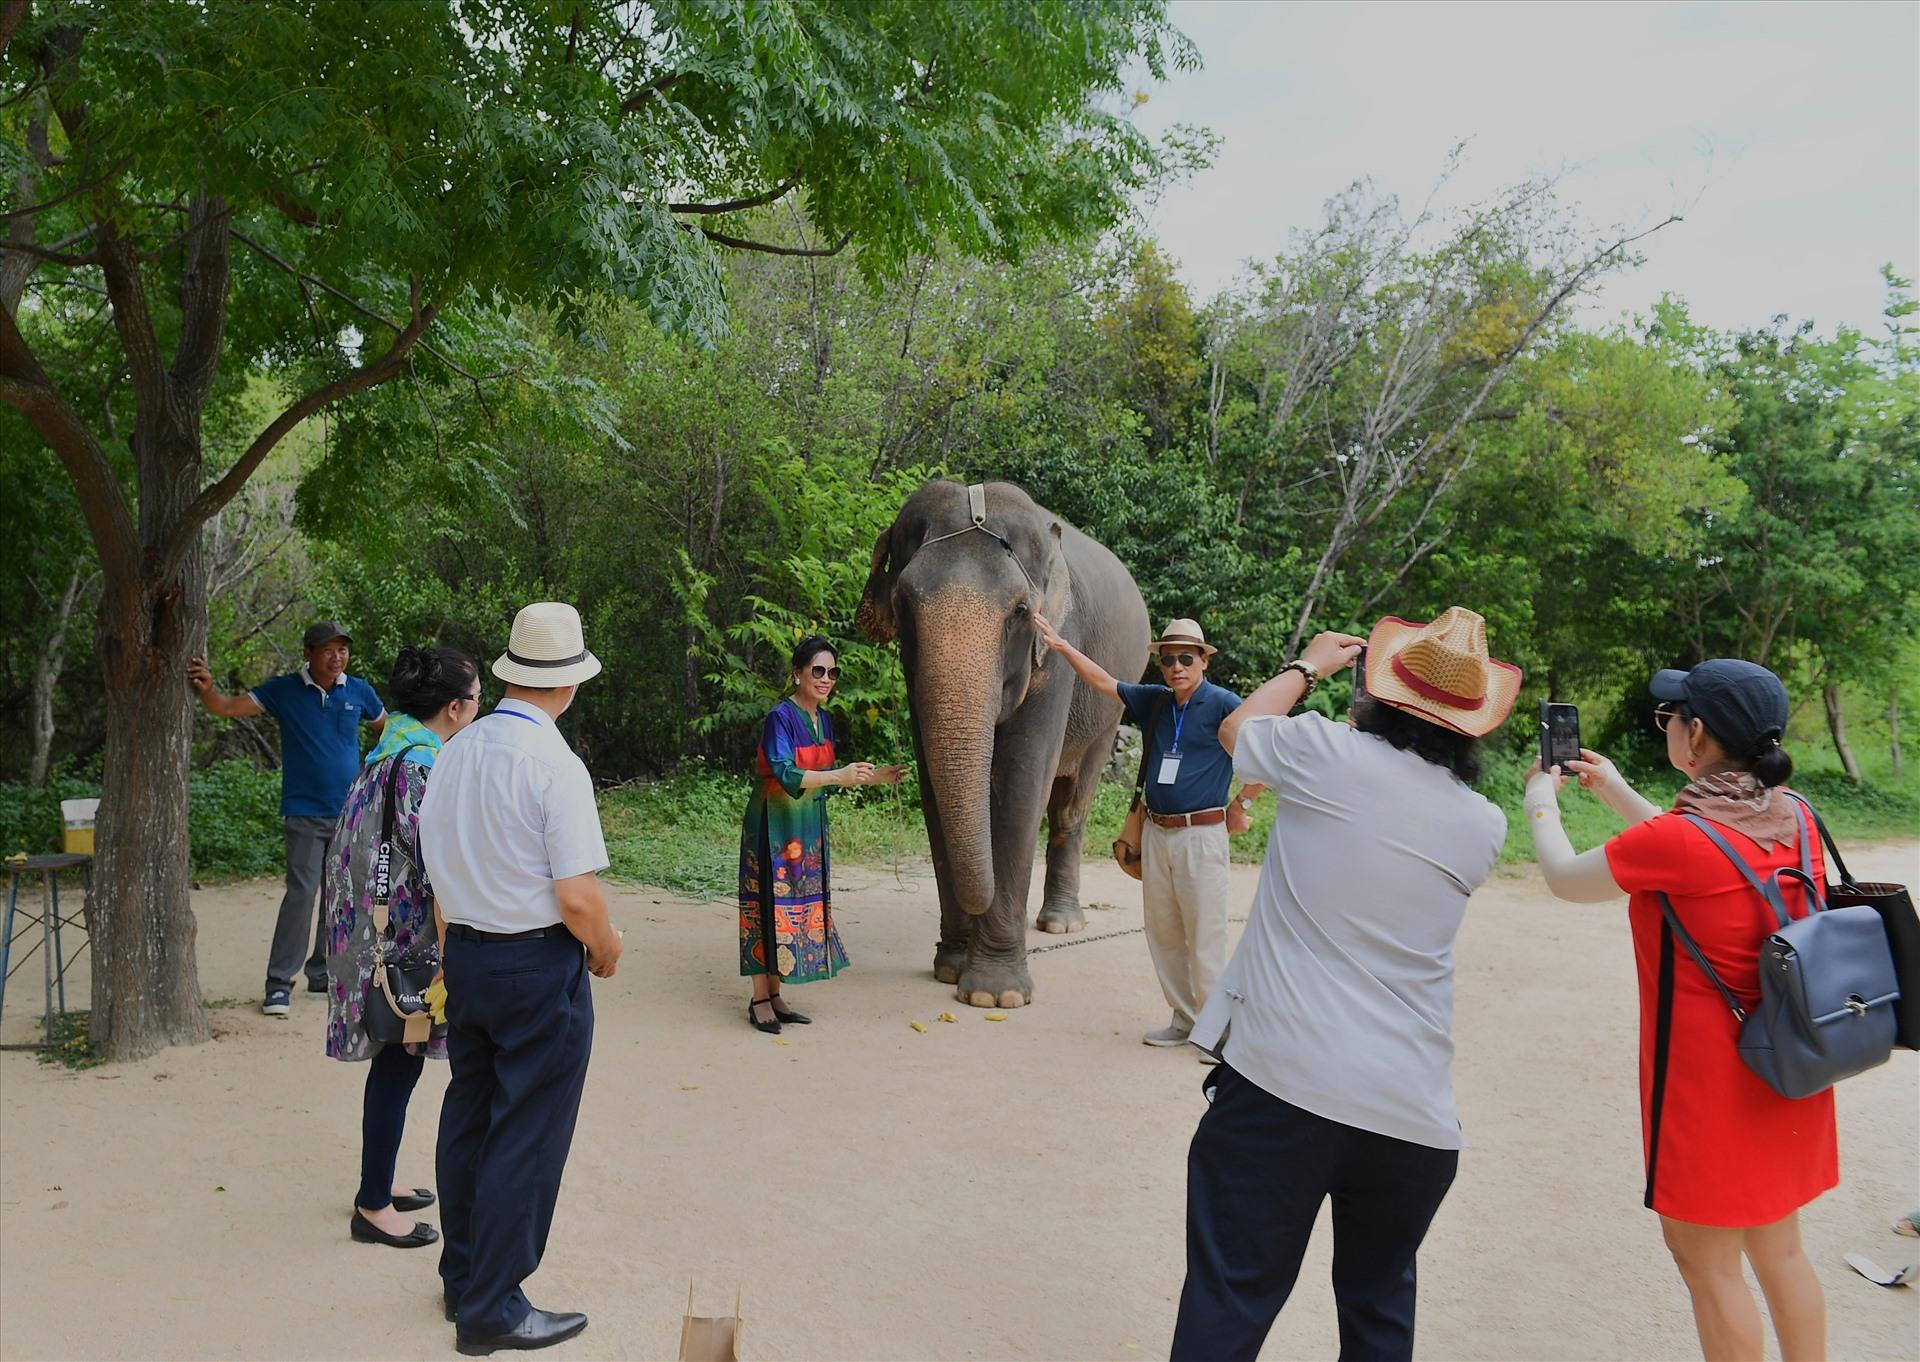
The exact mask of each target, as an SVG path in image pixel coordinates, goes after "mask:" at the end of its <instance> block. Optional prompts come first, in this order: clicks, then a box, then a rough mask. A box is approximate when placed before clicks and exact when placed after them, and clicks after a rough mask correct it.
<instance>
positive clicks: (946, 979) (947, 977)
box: [933, 945, 967, 984]
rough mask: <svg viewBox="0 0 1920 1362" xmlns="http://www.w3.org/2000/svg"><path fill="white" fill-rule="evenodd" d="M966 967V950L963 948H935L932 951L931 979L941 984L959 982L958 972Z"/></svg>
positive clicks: (943, 946)
mask: <svg viewBox="0 0 1920 1362" xmlns="http://www.w3.org/2000/svg"><path fill="white" fill-rule="evenodd" d="M966 967H967V948H966V947H965V946H945V945H942V946H936V947H934V951H933V977H934V978H935V979H937V980H939V981H940V982H941V983H943V984H957V983H959V982H960V972H961V971H962V970H964V969H965V968H966Z"/></svg>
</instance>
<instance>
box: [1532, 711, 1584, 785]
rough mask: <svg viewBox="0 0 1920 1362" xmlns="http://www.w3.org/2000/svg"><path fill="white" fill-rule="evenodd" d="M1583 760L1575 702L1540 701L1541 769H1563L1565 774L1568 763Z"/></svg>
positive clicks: (1578, 717) (1562, 772) (1561, 771)
mask: <svg viewBox="0 0 1920 1362" xmlns="http://www.w3.org/2000/svg"><path fill="white" fill-rule="evenodd" d="M1578 760H1580V711H1579V710H1578V709H1576V708H1575V707H1574V706H1572V705H1556V704H1554V703H1553V702H1552V701H1551V700H1542V701H1541V702H1540V769H1541V770H1542V771H1551V770H1552V769H1553V768H1554V767H1556V766H1558V767H1559V768H1560V774H1561V775H1566V774H1568V772H1567V763H1568V762H1570V761H1578Z"/></svg>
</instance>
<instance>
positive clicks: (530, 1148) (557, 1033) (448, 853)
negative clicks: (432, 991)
mask: <svg viewBox="0 0 1920 1362" xmlns="http://www.w3.org/2000/svg"><path fill="white" fill-rule="evenodd" d="M599 673H600V660H599V659H598V658H596V657H595V656H594V655H593V654H592V653H590V652H588V651H587V647H586V641H585V640H584V639H583V638H582V637H581V634H580V615H579V613H578V612H577V611H576V610H575V609H574V608H573V607H572V606H570V605H562V604H560V603H558V602H552V601H548V602H543V603H541V604H539V605H530V606H528V607H527V608H526V609H524V610H522V611H521V612H520V613H519V615H518V616H517V617H515V619H514V621H513V634H512V636H511V637H510V638H509V640H508V642H507V651H506V654H505V655H504V656H503V657H501V658H500V659H499V660H498V661H496V662H495V663H494V664H493V674H494V675H495V676H497V677H499V678H500V679H501V680H502V681H505V682H506V683H507V696H506V699H504V700H502V701H501V702H500V703H499V705H498V706H497V707H496V708H495V709H494V710H493V712H492V713H490V714H487V715H485V716H483V717H482V718H479V719H476V720H475V721H474V722H473V723H471V724H469V725H467V727H466V728H465V729H464V730H463V731H461V732H460V733H457V734H455V735H454V736H453V737H452V738H450V739H449V740H448V741H447V744H446V746H445V747H443V748H442V749H441V751H440V755H439V757H438V759H437V760H436V761H435V762H434V765H433V779H432V781H430V782H429V783H428V785H427V793H426V795H425V796H424V797H423V798H422V799H421V801H420V850H421V855H422V857H423V859H424V860H425V861H426V865H427V874H428V876H429V877H430V878H431V879H432V881H433V891H434V895H435V908H434V911H435V914H436V916H437V917H438V919H439V920H440V923H441V925H442V927H443V930H444V939H443V942H442V953H441V959H442V961H444V962H445V971H446V985H447V1063H448V1067H449V1068H451V1069H452V1071H453V1075H452V1079H451V1081H450V1082H449V1083H448V1084H447V1094H446V1097H445V1099H444V1100H443V1101H442V1102H441V1104H440V1148H439V1156H438V1160H437V1163H438V1170H439V1177H440V1218H441V1219H440V1223H441V1228H442V1230H443V1231H444V1233H443V1235H442V1238H441V1252H440V1282H441V1289H442V1292H443V1294H444V1296H445V1298H446V1308H447V1318H448V1319H450V1320H452V1321H453V1322H454V1346H455V1347H456V1348H458V1349H459V1351H460V1352H462V1353H465V1354H468V1355H470V1356H485V1355H487V1354H489V1353H491V1352H493V1351H494V1350H495V1349H496V1348H516V1349H526V1348H544V1347H547V1346H548V1345H550V1344H554V1343H559V1342H562V1341H564V1340H566V1339H569V1338H572V1337H573V1336H574V1335H575V1334H577V1333H579V1332H580V1331H581V1330H582V1329H584V1328H586V1327H587V1317H586V1316H585V1315H582V1314H577V1313H573V1312H557V1311H547V1310H536V1309H534V1308H533V1307H532V1306H531V1305H530V1304H529V1303H528V1301H527V1298H526V1295H525V1293H524V1292H522V1291H521V1289H520V1283H521V1282H523V1281H525V1280H526V1279H527V1278H528V1277H529V1276H531V1275H532V1274H533V1271H534V1269H535V1268H537V1267H539V1266H540V1258H541V1255H542V1254H544V1253H545V1252H546V1250H547V1231H548V1229H549V1228H551V1226H552V1224H553V1208H554V1204H555V1202H556V1201H557V1200H558V1199H559V1195H560V1174H561V1172H562V1171H563V1170H564V1169H565V1168H566V1164H567V1151H568V1149H569V1148H570V1147H571V1146H572V1144H573V1126H574V1119H575V1118H576V1117H577V1116H578V1115H579V1113H580V1094H581V1091H582V1089H583V1088H584V1087H585V1086H586V1081H587V1056H588V1053H589V1052H590V1051H591V1050H592V1048H593V993H592V991H591V989H590V988H589V986H588V983H587V975H588V973H589V972H591V973H593V974H595V975H597V976H599V977H600V978H602V979H606V978H610V977H612V975H613V970H614V965H615V964H616V963H617V962H618V961H619V959H620V934H619V933H618V932H616V931H614V929H613V924H612V923H611V922H610V921H608V918H607V899H606V895H605V894H604V893H602V892H601V889H600V879H599V872H600V871H602V870H604V869H605V868H606V865H607V847H606V843H605V841H604V840H602V838H601V835H600V815H599V812H598V810H597V809H596V808H595V806H594V802H593V781H592V779H591V778H590V777H589V776H588V775H587V768H586V766H585V764H584V763H582V762H581V760H580V758H579V757H577V756H575V755H574V753H573V749H572V748H570V747H568V746H567V742H566V739H565V738H562V737H561V736H560V730H559V729H558V728H557V727H556V726H555V721H556V720H558V719H559V717H560V716H561V715H562V714H564V713H566V711H567V706H568V705H570V704H572V703H573V697H574V694H575V693H576V692H577V691H578V690H579V689H580V683H581V682H582V681H585V680H587V679H588V678H589V677H592V676H597V675H599ZM583 947H584V950H583V949H582V948H583Z"/></svg>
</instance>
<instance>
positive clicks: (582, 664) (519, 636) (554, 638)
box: [493, 601, 600, 687]
mask: <svg viewBox="0 0 1920 1362" xmlns="http://www.w3.org/2000/svg"><path fill="white" fill-rule="evenodd" d="M493 674H494V675H495V676H497V677H499V678H500V679H501V680H502V681H507V682H511V683H512V684H513V685H516V686H539V687H552V686H572V685H577V684H579V683H580V682H582V681H586V680H589V679H590V678H592V677H595V676H598V675H599V674H600V659H599V658H597V657H595V656H594V655H593V654H592V653H590V652H588V651H587V641H586V638H585V637H584V636H583V635H582V634H581V632H580V612H579V611H578V610H575V609H574V608H573V607H572V606H570V605H567V604H566V603H565V602H563V601H538V602H536V603H535V604H533V605H529V606H527V607H526V608H525V609H523V610H521V612H520V613H519V614H517V615H515V616H514V617H513V633H512V634H510V635H508V637H507V650H506V652H504V653H502V654H501V655H500V656H499V657H497V658H495V659H494V663H493Z"/></svg>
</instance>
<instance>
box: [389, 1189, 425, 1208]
mask: <svg viewBox="0 0 1920 1362" xmlns="http://www.w3.org/2000/svg"><path fill="white" fill-rule="evenodd" d="M431 1205H433V1193H432V1192H430V1191H428V1190H427V1189H426V1188H425V1187H416V1188H414V1189H413V1195H412V1196H397V1197H395V1198H394V1199H393V1209H394V1210H396V1211H424V1210H426V1209H427V1207H429V1206H431Z"/></svg>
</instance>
